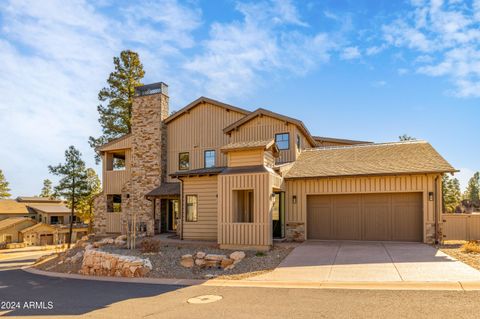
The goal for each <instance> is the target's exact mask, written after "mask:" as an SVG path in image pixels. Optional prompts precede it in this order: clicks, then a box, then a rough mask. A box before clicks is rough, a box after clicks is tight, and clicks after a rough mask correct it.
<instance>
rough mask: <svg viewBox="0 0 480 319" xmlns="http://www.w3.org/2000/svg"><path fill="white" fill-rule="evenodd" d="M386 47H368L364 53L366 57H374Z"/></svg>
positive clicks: (383, 45)
mask: <svg viewBox="0 0 480 319" xmlns="http://www.w3.org/2000/svg"><path fill="white" fill-rule="evenodd" d="M386 47H387V46H386V45H385V44H382V45H380V46H371V47H368V48H367V49H366V50H365V53H366V54H367V55H376V54H379V53H380V52H382V51H383V50H385V49H386Z"/></svg>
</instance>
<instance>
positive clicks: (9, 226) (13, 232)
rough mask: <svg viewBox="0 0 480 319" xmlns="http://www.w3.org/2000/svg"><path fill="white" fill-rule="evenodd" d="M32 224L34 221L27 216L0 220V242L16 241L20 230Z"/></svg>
mask: <svg viewBox="0 0 480 319" xmlns="http://www.w3.org/2000/svg"><path fill="white" fill-rule="evenodd" d="M34 224H35V221H34V220H32V219H31V218H28V217H9V218H6V219H3V220H0V244H10V243H18V242H19V234H20V230H22V229H24V228H27V227H30V226H32V225H34Z"/></svg>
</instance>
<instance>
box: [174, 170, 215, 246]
mask: <svg viewBox="0 0 480 319" xmlns="http://www.w3.org/2000/svg"><path fill="white" fill-rule="evenodd" d="M182 195H183V196H182V201H183V205H182V208H181V209H182V210H183V216H186V210H185V207H186V196H187V195H196V196H197V205H198V207H197V214H198V215H197V216H198V220H197V221H196V222H187V221H185V217H184V221H183V238H184V239H197V240H216V239H217V225H218V224H217V176H201V177H189V178H185V179H184V180H183V194H182Z"/></svg>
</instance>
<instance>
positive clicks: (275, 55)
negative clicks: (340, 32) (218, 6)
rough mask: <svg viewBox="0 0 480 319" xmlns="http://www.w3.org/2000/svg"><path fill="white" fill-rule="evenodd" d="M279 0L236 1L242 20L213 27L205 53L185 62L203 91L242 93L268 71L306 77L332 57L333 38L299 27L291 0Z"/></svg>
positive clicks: (217, 24)
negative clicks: (242, 2) (282, 0)
mask: <svg viewBox="0 0 480 319" xmlns="http://www.w3.org/2000/svg"><path fill="white" fill-rule="evenodd" d="M279 4H280V2H278V1H275V2H273V3H270V2H257V3H254V4H253V3H249V4H238V5H237V10H238V11H239V12H240V13H241V14H242V15H243V19H241V20H238V21H233V22H228V23H214V24H213V25H212V26H211V28H210V34H209V38H208V40H206V41H204V42H203V51H202V52H201V53H200V54H197V55H195V56H194V58H193V59H191V60H188V61H186V63H185V64H184V68H185V69H186V70H188V71H191V72H194V73H196V76H197V78H198V79H200V81H202V82H203V85H202V87H203V88H204V93H206V94H209V95H214V96H215V97H217V98H225V97H227V96H232V95H237V96H240V95H243V94H246V93H248V92H251V91H252V89H253V88H254V87H257V88H258V87H259V86H261V84H262V80H263V78H262V76H261V75H262V74H263V73H264V72H274V71H278V72H282V71H289V72H293V73H294V74H297V75H303V74H305V73H306V72H308V71H309V70H311V69H312V68H314V67H315V66H317V65H318V64H321V63H325V62H326V61H328V59H329V57H330V54H331V52H332V51H333V50H334V48H335V46H336V45H335V44H334V41H332V39H330V36H329V35H327V34H326V33H321V32H320V33H316V34H313V35H305V34H304V33H302V32H301V31H302V30H303V29H304V27H305V26H306V24H304V23H302V22H301V20H300V18H299V16H298V13H297V12H296V10H293V9H292V7H291V4H290V3H289V2H285V3H283V5H281V6H280V5H279ZM272 21H273V22H274V23H272ZM296 25H298V26H300V27H301V29H300V30H298V29H296V28H295V27H294V26H296ZM284 26H289V27H290V28H289V29H288V30H286V29H285V28H282V27H284ZM292 27H293V28H292Z"/></svg>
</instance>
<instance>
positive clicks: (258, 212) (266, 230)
mask: <svg viewBox="0 0 480 319" xmlns="http://www.w3.org/2000/svg"><path fill="white" fill-rule="evenodd" d="M244 189H245V190H250V189H251V190H253V191H254V218H253V220H254V222H253V223H234V222H233V191H234V190H244ZM272 189H273V179H272V178H270V173H257V174H238V175H235V174H234V175H220V176H219V183H218V211H219V216H218V218H219V227H218V243H219V244H220V246H221V247H224V248H228V247H233V246H236V247H238V246H246V247H255V248H258V249H268V248H269V247H270V246H271V245H272V235H271V234H272V231H271V227H272V216H271V214H272V206H273V202H272V199H271V197H270V195H271V193H272Z"/></svg>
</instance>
